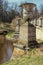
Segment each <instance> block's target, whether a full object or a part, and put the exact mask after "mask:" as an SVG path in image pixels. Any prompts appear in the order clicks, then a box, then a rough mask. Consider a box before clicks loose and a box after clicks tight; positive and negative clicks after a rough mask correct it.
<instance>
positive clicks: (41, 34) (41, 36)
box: [36, 27, 43, 41]
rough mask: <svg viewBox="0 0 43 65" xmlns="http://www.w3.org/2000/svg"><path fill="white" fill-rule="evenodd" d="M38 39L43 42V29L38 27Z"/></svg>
mask: <svg viewBox="0 0 43 65" xmlns="http://www.w3.org/2000/svg"><path fill="white" fill-rule="evenodd" d="M36 39H37V40H42V41H43V27H36Z"/></svg>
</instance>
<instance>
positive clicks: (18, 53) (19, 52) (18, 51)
mask: <svg viewBox="0 0 43 65" xmlns="http://www.w3.org/2000/svg"><path fill="white" fill-rule="evenodd" d="M25 53H26V52H25V51H24V50H23V49H20V48H16V47H14V50H13V54H12V58H14V57H15V56H17V57H19V56H22V55H24V54H25Z"/></svg>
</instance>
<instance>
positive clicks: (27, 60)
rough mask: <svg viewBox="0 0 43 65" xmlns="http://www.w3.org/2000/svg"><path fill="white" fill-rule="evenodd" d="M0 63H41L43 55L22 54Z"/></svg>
mask: <svg viewBox="0 0 43 65" xmlns="http://www.w3.org/2000/svg"><path fill="white" fill-rule="evenodd" d="M2 65H43V55H40V56H29V55H24V56H22V57H20V58H16V59H15V60H11V61H8V62H6V63H4V64H2Z"/></svg>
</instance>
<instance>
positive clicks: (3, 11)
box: [0, 0, 19, 23]
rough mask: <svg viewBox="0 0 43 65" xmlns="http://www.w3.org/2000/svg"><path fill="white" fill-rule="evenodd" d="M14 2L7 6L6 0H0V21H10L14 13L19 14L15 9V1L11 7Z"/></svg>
mask: <svg viewBox="0 0 43 65" xmlns="http://www.w3.org/2000/svg"><path fill="white" fill-rule="evenodd" d="M13 6H14V4H13V3H12V6H11V7H9V3H8V1H6V0H5V1H4V0H0V22H1V21H2V22H9V23H10V22H11V21H12V19H13V18H15V16H16V15H19V13H18V11H17V10H16V3H15V8H13Z"/></svg>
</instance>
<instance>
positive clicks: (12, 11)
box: [0, 0, 43, 23]
mask: <svg viewBox="0 0 43 65" xmlns="http://www.w3.org/2000/svg"><path fill="white" fill-rule="evenodd" d="M25 3H26V2H25ZM20 4H22V3H20ZM9 5H10V3H8V1H7V0H0V22H1V21H2V22H9V23H10V22H11V21H12V19H13V18H15V16H17V15H21V14H22V8H19V7H18V5H17V3H12V6H11V7H9ZM40 15H43V4H42V5H40V11H38V9H37V7H36V9H35V11H34V15H33V16H34V17H33V18H37V17H38V16H40ZM21 16H22V15H21Z"/></svg>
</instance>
